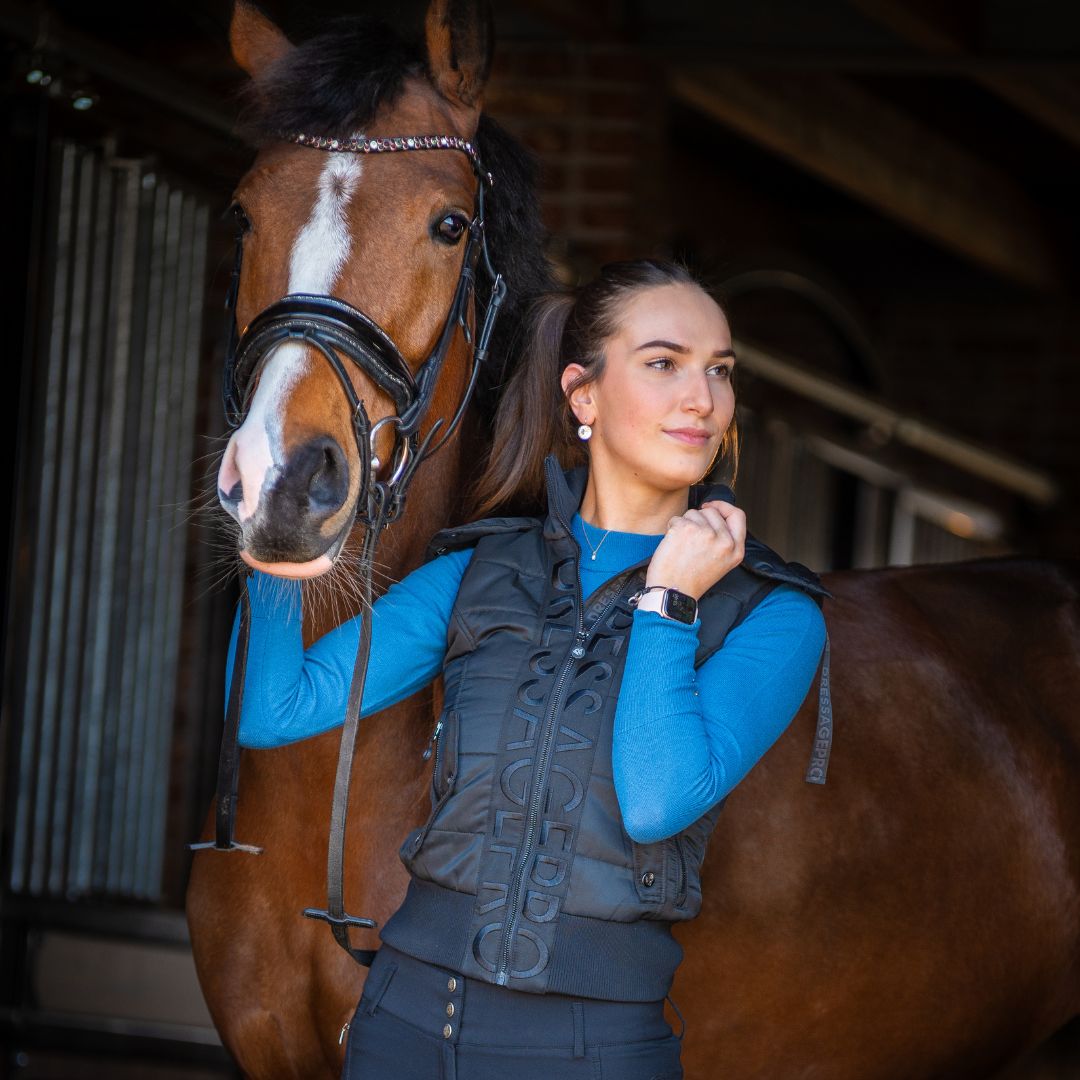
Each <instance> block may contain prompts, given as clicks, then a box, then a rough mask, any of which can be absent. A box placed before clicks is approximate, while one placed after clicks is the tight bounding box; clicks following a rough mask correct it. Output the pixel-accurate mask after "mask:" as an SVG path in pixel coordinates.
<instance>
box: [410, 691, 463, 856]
mask: <svg viewBox="0 0 1080 1080" xmlns="http://www.w3.org/2000/svg"><path fill="white" fill-rule="evenodd" d="M428 751H430V754H429V752H428ZM432 755H433V756H434V758H435V766H434V768H433V769H432V771H431V813H430V814H429V815H428V819H427V821H425V822H424V824H423V826H422V827H421V828H419V829H414V830H413V831H412V832H411V833H409V835H408V836H407V837H406V838H405V843H403V844H402V845H401V848H400V850H399V852H398V854H399V856H400V857H401V861H402V862H403V863H405V865H406V866H408V865H409V863H410V862H411V861H412V858H413V856H414V855H415V854H416V853H417V852H418V851H419V850H420V849H421V848H422V847H423V846H424V841H425V840H426V839H427V834H428V833H429V832H431V827H432V826H433V825H434V824H435V819H436V818H437V817H438V816H439V814H440V813H441V811H442V808H443V807H444V806H445V805H446V802H447V800H448V799H449V798H450V796H451V795H452V794H453V793H454V781H455V780H457V770H458V714H457V710H456V709H451V710H450V711H449V712H446V713H444V714H443V715H442V716H441V717H440V718H439V722H438V723H437V724H436V725H435V730H434V731H433V732H432V733H431V739H430V741H429V742H428V749H427V750H425V751H424V756H425V758H427V757H430V756H432Z"/></svg>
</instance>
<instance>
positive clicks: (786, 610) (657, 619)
mask: <svg viewBox="0 0 1080 1080" xmlns="http://www.w3.org/2000/svg"><path fill="white" fill-rule="evenodd" d="M571 527H572V530H573V533H574V536H575V538H576V539H577V541H578V543H579V544H580V545H581V550H582V556H583V557H582V559H581V560H580V563H579V565H580V574H581V588H582V594H583V595H584V596H588V595H589V594H590V593H592V592H593V591H594V590H595V589H597V588H598V587H599V586H600V585H602V584H603V583H604V582H605V581H607V580H608V579H609V578H611V577H613V576H614V575H615V574H617V573H619V572H620V571H621V570H624V569H625V568H626V567H628V566H630V565H632V564H633V563H636V562H640V561H642V560H643V559H647V558H649V557H650V556H651V555H652V553H653V551H655V550H656V547H657V545H658V544H659V543H660V541H661V539H663V537H662V536H660V535H642V534H638V533H620V532H611V533H608V534H607V536H606V538H604V539H603V542H602V544H600V546H599V548H597V547H596V545H597V543H598V541H600V539H601V538H602V537H603V535H604V534H603V533H602V532H601V531H599V530H598V529H596V528H595V527H594V526H591V525H585V524H583V523H582V520H581V517H580V515H577V514H575V515H574V519H573V522H572V525H571ZM586 530H587V531H588V540H589V541H591V545H592V546H591V547H590V545H589V543H588V542H587V540H586ZM593 549H596V551H597V557H596V559H595V560H593V559H592V558H590V554H591V551H592V550H593ZM471 555H472V551H471V549H466V550H464V551H456V552H451V553H449V554H447V555H443V556H440V557H439V558H436V559H433V560H432V561H431V562H429V563H426V564H425V565H423V566H421V567H419V568H418V569H417V570H414V571H413V572H412V573H411V574H409V575H408V577H406V578H405V579H404V580H403V581H401V582H399V583H397V584H394V585H392V586H391V587H390V588H389V589H388V590H387V591H386V593H385V594H384V595H383V596H381V597H380V598H379V599H378V600H377V601H376V602H375V605H374V609H373V612H372V619H373V623H372V628H371V642H372V643H371V662H370V665H369V668H368V677H367V683H366V685H365V688H364V700H363V703H362V709H361V716H365V715H368V714H369V713H373V712H377V711H378V710H379V709H384V708H386V707H387V706H388V705H393V704H394V703H395V702H398V701H400V700H402V698H405V697H407V696H408V695H409V694H412V693H414V692H415V691H416V690H419V689H420V688H421V687H423V686H426V685H427V684H428V683H429V682H431V680H432V679H434V678H435V676H436V675H438V674H439V672H440V671H441V670H442V662H443V656H444V654H445V652H446V633H447V626H448V624H449V621H450V613H451V611H452V610H453V606H454V599H455V597H456V595H457V590H458V586H459V584H460V582H461V576H462V574H463V573H464V570H465V567H466V566H467V565H468V562H469V559H470V557H471ZM250 596H251V637H250V644H249V649H248V667H247V676H246V679H245V683H244V707H243V712H242V714H241V718H240V742H241V744H242V745H243V746H247V747H271V746H281V745H284V744H285V743H290V742H294V741H296V740H297V739H303V738H306V737H308V736H310V735H317V734H319V733H321V732H324V731H328V730H329V729H331V728H333V727H336V726H337V725H339V724H340V723H341V722H342V716H343V713H344V709H345V701H346V698H347V696H348V692H349V683H350V681H351V678H352V669H353V664H354V662H355V659H356V649H357V645H358V642H359V639H360V630H359V627H360V616H358V617H356V618H354V619H350V620H349V621H348V622H346V623H343V624H342V625H341V626H339V627H337V628H336V629H334V630H331V631H330V632H329V633H328V634H326V635H325V636H324V637H322V638H320V639H319V640H318V641H316V642H314V643H313V644H312V645H311V647H310V648H308V649H307V650H306V651H305V649H304V647H303V640H302V634H301V610H300V598H299V586H298V584H297V583H296V582H291V581H284V580H282V579H280V578H274V577H271V576H269V575H265V574H260V573H255V574H254V576H253V578H252V580H251V582H250ZM699 625H700V624H699V623H696V622H695V623H694V624H692V625H686V624H683V623H678V622H674V621H672V620H670V619H665V618H662V617H661V616H660V615H659V614H657V613H656V612H652V611H636V612H635V613H634V626H633V632H632V633H631V636H630V644H629V646H628V649H627V654H626V665H625V668H624V672H623V679H622V686H621V688H620V691H619V700H618V704H617V708H616V712H615V726H614V731H613V734H612V739H613V750H612V754H613V761H612V765H613V769H614V777H615V790H616V793H617V795H618V799H619V806H620V809H621V810H622V815H623V824H624V826H625V828H626V831H627V833H629V835H630V836H631V837H632V838H633V839H634V840H636V841H638V842H639V843H643V844H647V843H652V842H654V841H657V840H662V839H664V838H665V837H668V836H673V835H674V834H675V833H677V832H680V831H681V830H683V829H685V828H686V827H687V826H688V825H690V824H691V823H692V822H694V821H696V820H697V819H698V818H699V817H700V816H701V815H702V814H703V813H705V811H706V810H708V809H709V808H710V807H711V806H713V805H714V804H715V803H717V802H718V801H719V800H720V799H722V798H723V797H724V796H725V795H726V794H727V793H728V792H729V791H731V789H732V788H733V787H734V786H735V785H736V784H737V783H738V782H739V781H740V780H741V779H742V778H743V777H744V776H745V775H746V774H747V772H749V770H750V768H751V767H752V766H753V765H754V763H755V762H757V761H758V760H759V759H760V758H761V756H762V755H763V754H764V753H765V751H766V750H768V748H769V747H770V746H771V745H772V744H773V743H774V742H775V741H776V739H777V738H778V737H779V736H780V734H781V733H782V732H783V731H784V729H785V728H786V727H787V726H788V724H789V723H790V722H791V720H792V718H793V717H794V715H795V713H796V711H797V710H798V708H799V705H800V704H801V703H802V701H803V698H804V697H805V696H806V692H807V690H808V689H809V687H810V684H811V682H812V681H813V678H814V674H815V672H816V670H817V666H818V662H819V660H820V658H821V651H822V648H823V646H824V644H825V621H824V619H823V618H822V615H821V612H820V611H819V609H818V606H817V604H816V603H815V602H814V600H813V599H811V598H810V597H809V596H807V595H806V594H805V593H802V592H800V591H799V590H798V589H795V588H793V587H792V586H789V585H780V586H778V587H777V588H775V589H773V591H772V592H771V593H769V595H768V596H767V597H766V598H765V599H764V600H763V601H762V602H761V603H759V604H758V605H757V607H755V608H754V609H753V610H752V611H751V612H750V614H749V615H748V616H747V617H746V618H745V619H744V620H743V621H742V623H740V624H739V625H738V626H737V627H735V628H734V629H733V630H732V631H731V632H730V633H729V634H728V636H727V638H726V640H725V641H724V645H723V647H722V648H721V649H720V650H719V651H718V652H716V653H714V654H713V655H712V656H711V657H710V658H709V659H708V660H707V661H706V662H705V663H704V664H702V666H701V667H700V668H699V669H698V670H696V671H695V669H694V652H695V650H696V648H697V642H698V626H699ZM238 627H239V616H238V617H237V620H236V623H235V625H234V627H233V636H232V641H231V643H230V646H229V661H228V674H227V680H231V678H232V663H233V654H234V652H235V648H236V637H237V629H238ZM228 684H229V683H228V681H227V682H226V685H228Z"/></svg>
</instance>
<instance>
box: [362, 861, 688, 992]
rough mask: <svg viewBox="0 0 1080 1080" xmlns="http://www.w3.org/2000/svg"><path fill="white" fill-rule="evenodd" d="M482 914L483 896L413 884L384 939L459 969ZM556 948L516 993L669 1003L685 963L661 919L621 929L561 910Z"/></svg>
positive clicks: (381, 933)
mask: <svg viewBox="0 0 1080 1080" xmlns="http://www.w3.org/2000/svg"><path fill="white" fill-rule="evenodd" d="M475 907H476V897H475V896H473V895H471V894H470V893H461V892H456V891H454V890H453V889H446V888H444V887H443V886H441V885H436V884H435V883H434V882H431V881H423V880H421V879H419V878H416V877H410V879H409V888H408V890H407V892H406V893H405V899H404V901H403V902H402V904H401V906H400V907H399V908H398V909H397V911H395V912H394V914H393V915H392V916H391V917H390V918H389V919H388V920H387V922H386V925H385V926H383V927H382V929H381V930H380V931H379V937H380V938H381V939H382V941H383V943H384V944H386V945H392V946H393V947H394V948H395V949H397V950H399V951H400V952H405V953H408V954H409V955H410V956H415V957H418V958H420V959H423V960H426V961H428V963H432V964H440V965H442V966H443V967H448V968H450V969H452V970H456V969H457V968H458V967H459V966H461V965H462V963H463V958H467V957H468V956H469V955H470V953H471V945H472V930H471V927H472V922H473V912H474V909H475ZM556 942H557V944H556V948H555V950H554V952H553V954H552V957H551V962H550V963H549V964H548V967H547V969H546V970H545V971H544V972H543V974H542V976H540V977H537V978H533V979H528V980H522V981H520V982H518V985H516V986H515V985H514V982H517V980H511V987H512V988H513V989H514V990H516V991H517V992H519V993H536V994H538V995H541V994H545V993H555V994H565V995H571V996H574V997H583V998H601V999H603V1000H607V1001H634V1002H650V1001H651V1002H655V1001H663V1000H664V997H665V996H666V995H667V994H668V993H669V992H670V990H671V984H672V981H673V980H674V978H675V969H676V968H677V967H678V966H679V963H680V962H681V961H682V956H683V951H682V946H681V945H679V943H678V942H677V941H676V940H675V938H674V937H673V936H672V934H671V924H670V923H668V922H664V921H661V920H658V919H637V920H635V921H634V922H615V921H613V920H609V919H590V918H586V917H584V916H581V915H571V914H569V913H567V912H565V911H561V912H559V916H558V935H557V938H556ZM473 975H474V976H475V975H476V973H475V972H473ZM500 989H504V988H503V987H500Z"/></svg>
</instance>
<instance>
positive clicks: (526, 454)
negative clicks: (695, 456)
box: [474, 259, 739, 517]
mask: <svg viewBox="0 0 1080 1080" xmlns="http://www.w3.org/2000/svg"><path fill="white" fill-rule="evenodd" d="M664 285H696V286H697V287H698V288H703V286H702V285H701V283H700V282H699V281H697V280H696V279H695V278H694V276H693V275H692V274H691V273H690V271H689V270H687V269H686V267H684V266H680V265H679V264H678V263H673V262H665V261H663V260H660V259H635V260H633V261H630V262H618V263H609V264H608V265H607V266H605V267H603V268H602V269H601V271H600V273H599V275H598V276H597V277H596V278H595V279H594V280H592V281H590V282H589V283H588V284H586V285H582V286H580V287H579V288H577V289H575V290H573V291H566V292H557V293H549V294H547V295H545V296H542V297H540V298H539V299H538V300H536V301H535V302H534V303H533V305H532V307H531V309H530V310H529V313H528V315H527V317H526V325H525V334H526V342H525V349H524V354H523V356H522V359H521V362H520V363H519V365H518V367H517V370H516V372H515V373H514V376H513V378H511V380H510V382H509V383H508V384H507V387H506V390H505V391H504V393H503V396H502V400H501V401H500V403H499V408H498V413H497V415H496V418H495V432H494V437H493V440H492V445H491V452H490V454H489V456H488V461H487V467H486V468H485V470H484V472H483V474H482V475H481V477H480V479H479V480H478V481H477V484H476V488H475V496H474V504H475V506H476V511H475V513H476V515H477V516H481V517H482V516H484V515H486V514H490V513H492V512H493V511H494V510H496V509H502V508H507V507H512V508H514V509H518V510H522V509H526V508H534V509H535V508H537V507H538V505H539V503H540V500H541V497H542V494H543V490H544V458H545V457H547V455H548V454H551V453H554V454H555V455H556V456H557V457H558V459H559V462H560V464H561V465H562V466H563V468H571V467H573V466H574V465H581V464H584V463H585V462H587V461H588V454H587V451H586V444H585V443H583V442H582V441H581V440H580V439H579V438H577V435H576V429H577V420H576V418H575V417H574V414H573V412H572V410H571V408H570V403H569V400H568V399H569V396H570V393H571V392H572V391H573V390H575V389H576V388H577V387H578V386H581V385H582V384H583V383H587V382H593V381H595V380H596V379H599V378H600V376H601V375H602V374H603V371H604V346H605V345H606V344H607V341H608V340H609V339H610V338H611V337H612V336H614V334H615V333H616V332H617V331H618V328H619V317H620V315H621V313H622V310H623V307H624V305H625V304H626V303H627V301H629V300H630V299H632V298H633V297H634V296H635V295H637V294H638V293H640V292H644V291H646V290H648V289H657V288H660V287H662V286H664ZM705 291H706V292H707V290H705ZM571 363H576V364H581V366H582V367H583V368H584V369H585V370H584V371H583V372H582V373H581V375H579V376H578V378H577V379H575V380H574V381H573V382H572V383H571V384H570V386H569V387H568V388H567V390H566V392H564V391H563V389H562V386H561V385H560V379H561V376H562V373H563V370H564V369H565V367H566V366H567V364H571ZM738 446H739V443H738V432H737V430H736V427H735V421H734V420H732V422H731V425H730V426H729V428H728V430H727V432H726V433H725V434H724V436H723V438H722V439H721V442H720V453H719V456H718V459H721V460H725V461H726V462H727V463H728V466H729V470H730V475H731V478H732V479H734V473H735V469H736V468H737V466H738V452H739V451H738Z"/></svg>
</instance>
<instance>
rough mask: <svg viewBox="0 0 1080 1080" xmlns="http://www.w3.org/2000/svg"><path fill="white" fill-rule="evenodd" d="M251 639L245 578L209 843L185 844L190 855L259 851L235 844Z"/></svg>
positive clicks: (241, 594) (259, 848)
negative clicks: (213, 821) (245, 689)
mask: <svg viewBox="0 0 1080 1080" xmlns="http://www.w3.org/2000/svg"><path fill="white" fill-rule="evenodd" d="M250 635H251V599H250V598H249V596H248V591H247V576H246V575H245V578H244V581H243V586H242V589H241V593H240V629H239V631H238V633H237V639H236V652H235V654H234V657H233V674H232V683H231V684H230V686H229V706H228V709H227V710H226V712H225V730H224V731H223V732H222V734H221V753H220V755H219V756H218V778H217V808H216V812H215V825H214V828H215V832H214V839H213V840H204V841H202V842H200V843H195V844H188V847H189V848H190V849H191V850H192V851H206V850H211V851H246V852H248V853H249V854H251V855H261V854H262V850H263V849H262V848H261V847H256V846H255V845H254V844H241V843H238V842H237V841H236V838H235V835H234V833H235V828H236V795H237V787H238V784H239V781H240V745H239V742H238V741H237V739H238V736H239V733H240V710H241V708H242V706H243V703H244V680H245V677H246V676H247V654H248V639H249V637H250Z"/></svg>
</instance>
